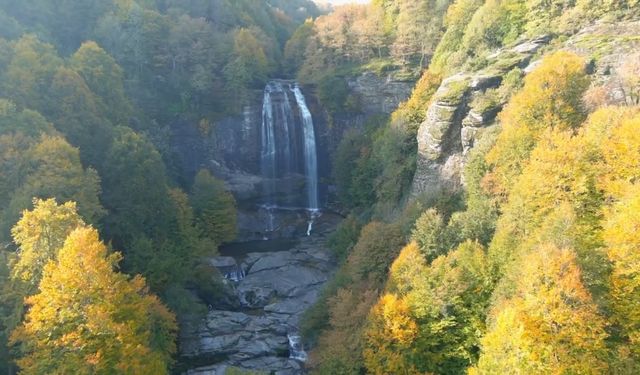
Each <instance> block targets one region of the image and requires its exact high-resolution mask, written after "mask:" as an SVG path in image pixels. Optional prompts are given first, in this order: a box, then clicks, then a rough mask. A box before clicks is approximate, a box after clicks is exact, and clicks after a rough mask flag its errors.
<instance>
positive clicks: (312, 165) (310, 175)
mask: <svg viewBox="0 0 640 375" xmlns="http://www.w3.org/2000/svg"><path fill="white" fill-rule="evenodd" d="M293 93H294V95H295V97H296V102H297V103H298V108H300V115H301V117H302V133H303V135H304V171H305V177H306V179H307V198H308V203H309V205H308V206H307V207H308V208H309V209H310V210H317V209H318V208H319V207H318V153H317V151H316V133H315V130H314V129H313V118H312V117H311V112H309V108H308V107H307V103H306V101H305V99H304V95H302V91H300V87H299V86H298V85H297V84H296V85H295V86H294V88H293Z"/></svg>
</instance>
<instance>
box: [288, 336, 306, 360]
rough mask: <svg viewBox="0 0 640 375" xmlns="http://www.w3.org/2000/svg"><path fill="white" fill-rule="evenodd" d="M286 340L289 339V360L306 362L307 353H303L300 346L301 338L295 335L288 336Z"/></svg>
mask: <svg viewBox="0 0 640 375" xmlns="http://www.w3.org/2000/svg"><path fill="white" fill-rule="evenodd" d="M287 338H288V339H289V358H291V359H295V360H298V361H300V362H306V361H307V352H305V351H304V347H303V346H302V338H301V337H300V336H299V335H296V334H288V335H287Z"/></svg>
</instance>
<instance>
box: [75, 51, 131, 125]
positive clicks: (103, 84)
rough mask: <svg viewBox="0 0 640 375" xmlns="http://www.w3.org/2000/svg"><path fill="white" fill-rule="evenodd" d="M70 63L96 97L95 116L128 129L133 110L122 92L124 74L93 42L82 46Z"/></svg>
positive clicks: (113, 60) (112, 59)
mask: <svg viewBox="0 0 640 375" xmlns="http://www.w3.org/2000/svg"><path fill="white" fill-rule="evenodd" d="M69 63H70V65H71V68H72V69H73V70H74V71H76V72H77V73H78V74H80V76H82V78H83V79H84V82H85V83H86V85H87V87H88V88H89V89H90V90H91V92H92V93H93V94H95V96H96V97H97V98H95V101H97V103H96V106H97V107H98V108H95V109H94V111H95V110H98V111H97V112H95V113H96V114H97V113H99V114H101V115H102V116H104V117H106V118H108V119H109V120H110V121H111V123H113V124H117V125H127V124H128V121H129V117H130V116H131V115H132V111H133V109H132V106H131V103H129V99H128V98H127V96H126V94H125V91H124V71H123V70H122V68H121V67H120V66H119V65H118V63H117V62H116V61H115V59H114V58H113V57H111V56H110V55H109V54H108V53H107V52H106V51H105V50H104V49H102V48H101V47H100V46H99V45H98V44H97V43H96V42H93V41H88V42H84V43H82V45H81V46H80V48H79V49H78V50H77V51H76V52H75V53H74V54H73V55H72V56H71V58H70V60H69ZM85 110H86V109H85Z"/></svg>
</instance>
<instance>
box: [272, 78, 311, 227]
mask: <svg viewBox="0 0 640 375" xmlns="http://www.w3.org/2000/svg"><path fill="white" fill-rule="evenodd" d="M292 98H293V100H292ZM294 106H295V107H297V110H298V114H297V115H296V113H295V110H294V108H295V107H294ZM260 135H261V152H260V170H261V173H262V177H263V195H264V201H263V208H264V209H265V210H267V211H270V210H273V209H275V208H277V207H282V206H283V205H284V206H297V207H300V206H303V207H305V208H307V209H308V210H309V211H310V212H312V213H313V215H312V216H317V211H318V210H319V208H320V207H319V202H318V201H319V198H318V156H317V147H316V136H315V130H314V126H313V118H312V116H311V112H310V111H309V108H308V107H307V103H306V100H305V97H304V95H303V94H302V91H301V90H300V87H299V85H298V84H297V83H294V82H291V81H271V82H269V83H268V84H267V85H266V87H265V89H264V96H263V103H262V127H261V132H260ZM300 177H304V182H305V186H306V188H305V189H306V191H305V193H306V194H305V195H304V201H303V200H302V199H296V198H295V196H296V194H295V193H296V192H297V191H298V189H299V188H298V186H300V183H299V182H298V183H296V178H297V179H298V181H300ZM267 226H268V228H267V230H269V231H273V230H274V228H273V227H274V225H273V223H267Z"/></svg>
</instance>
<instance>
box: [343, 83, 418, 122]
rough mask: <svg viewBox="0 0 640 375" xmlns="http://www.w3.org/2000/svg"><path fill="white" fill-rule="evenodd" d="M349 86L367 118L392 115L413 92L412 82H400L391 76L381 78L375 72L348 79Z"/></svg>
mask: <svg viewBox="0 0 640 375" xmlns="http://www.w3.org/2000/svg"><path fill="white" fill-rule="evenodd" d="M347 85H348V86H349V89H350V90H351V92H352V94H354V95H355V96H357V98H358V102H359V104H360V107H361V108H360V109H361V111H362V113H364V114H365V115H367V116H371V115H376V114H390V113H392V112H393V111H395V110H396V108H398V104H400V103H401V102H403V101H405V100H407V98H408V97H409V95H411V91H412V90H413V82H412V81H400V80H397V79H395V78H394V77H393V75H391V74H387V75H385V76H379V75H377V74H375V73H373V72H364V73H362V74H360V75H359V76H356V77H351V78H348V79H347Z"/></svg>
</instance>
